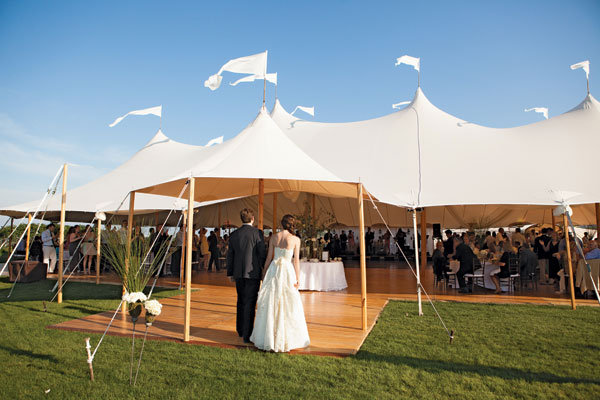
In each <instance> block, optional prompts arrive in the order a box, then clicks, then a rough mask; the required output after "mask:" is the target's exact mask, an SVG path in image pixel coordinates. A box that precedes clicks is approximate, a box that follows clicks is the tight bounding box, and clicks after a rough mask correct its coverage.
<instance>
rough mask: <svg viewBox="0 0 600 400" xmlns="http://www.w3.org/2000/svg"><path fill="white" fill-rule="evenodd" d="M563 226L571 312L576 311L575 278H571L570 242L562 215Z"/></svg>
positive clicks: (565, 221) (565, 220)
mask: <svg viewBox="0 0 600 400" xmlns="http://www.w3.org/2000/svg"><path fill="white" fill-rule="evenodd" d="M563 224H564V226H565V242H566V243H565V244H566V248H567V264H569V289H570V290H571V308H572V309H573V310H575V309H577V305H576V304H575V285H574V284H573V281H574V280H575V277H574V276H573V264H572V263H571V243H570V242H571V241H570V240H569V229H568V226H569V225H567V214H563Z"/></svg>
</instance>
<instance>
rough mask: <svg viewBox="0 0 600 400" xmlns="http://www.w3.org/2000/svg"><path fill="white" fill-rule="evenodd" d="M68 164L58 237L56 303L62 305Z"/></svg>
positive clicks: (63, 185)
mask: <svg viewBox="0 0 600 400" xmlns="http://www.w3.org/2000/svg"><path fill="white" fill-rule="evenodd" d="M68 167H69V166H68V164H65V165H64V166H63V177H62V199H61V203H60V229H59V237H58V245H59V249H58V294H57V298H56V302H57V303H58V304H60V303H62V295H63V294H62V287H63V262H64V257H65V249H64V247H65V207H66V206H67V172H68Z"/></svg>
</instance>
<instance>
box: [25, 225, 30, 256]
mask: <svg viewBox="0 0 600 400" xmlns="http://www.w3.org/2000/svg"><path fill="white" fill-rule="evenodd" d="M30 243H31V214H27V242H26V245H25V246H26V247H25V261H29V246H30Z"/></svg>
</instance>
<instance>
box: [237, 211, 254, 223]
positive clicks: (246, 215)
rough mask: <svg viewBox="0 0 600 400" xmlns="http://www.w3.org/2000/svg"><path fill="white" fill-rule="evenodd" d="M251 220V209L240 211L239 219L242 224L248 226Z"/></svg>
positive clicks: (252, 214) (252, 215)
mask: <svg viewBox="0 0 600 400" xmlns="http://www.w3.org/2000/svg"><path fill="white" fill-rule="evenodd" d="M252 218H254V211H252V210H251V209H249V208H244V209H243V210H242V211H240V219H241V220H242V223H244V224H249V223H250V222H252Z"/></svg>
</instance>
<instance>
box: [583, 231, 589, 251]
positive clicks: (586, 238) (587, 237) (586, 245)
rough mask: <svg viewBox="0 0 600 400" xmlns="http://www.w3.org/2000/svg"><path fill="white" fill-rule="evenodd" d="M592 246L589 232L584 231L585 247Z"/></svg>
mask: <svg viewBox="0 0 600 400" xmlns="http://www.w3.org/2000/svg"><path fill="white" fill-rule="evenodd" d="M589 246H590V237H589V236H588V233H587V232H584V233H583V247H584V248H586V247H589Z"/></svg>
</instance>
